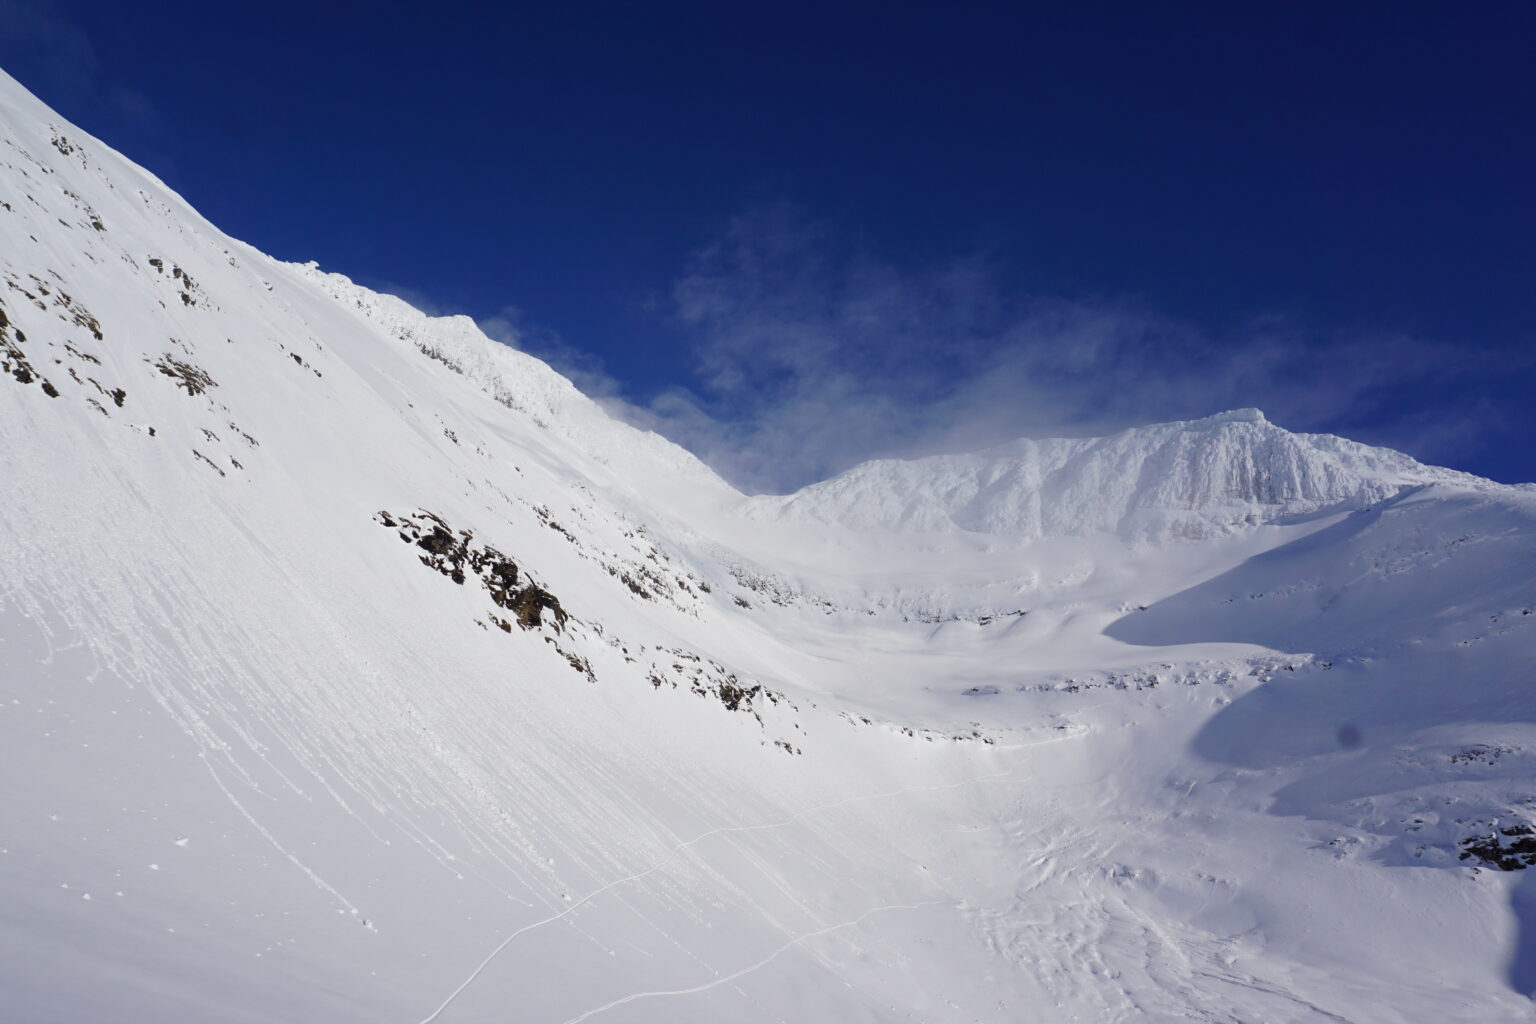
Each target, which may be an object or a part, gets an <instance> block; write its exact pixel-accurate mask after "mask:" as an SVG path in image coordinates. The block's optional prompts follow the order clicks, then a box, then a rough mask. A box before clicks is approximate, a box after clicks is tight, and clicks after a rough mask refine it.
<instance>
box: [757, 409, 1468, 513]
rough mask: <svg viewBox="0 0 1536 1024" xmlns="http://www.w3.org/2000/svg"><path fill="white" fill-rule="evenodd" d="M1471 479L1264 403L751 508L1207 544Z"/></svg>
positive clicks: (868, 476)
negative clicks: (1294, 426) (1306, 430)
mask: <svg viewBox="0 0 1536 1024" xmlns="http://www.w3.org/2000/svg"><path fill="white" fill-rule="evenodd" d="M1431 481H1454V482H1457V483H1461V484H1463V485H1465V486H1476V485H1477V484H1478V483H1479V481H1477V480H1475V479H1473V478H1471V477H1468V476H1467V475H1466V474H1460V473H1454V472H1451V471H1449V470H1443V469H1436V468H1433V467H1429V466H1424V465H1421V464H1419V463H1418V462H1415V461H1414V460H1413V459H1411V458H1409V457H1408V456H1406V455H1402V454H1400V453H1398V452H1394V451H1390V450H1388V449H1384V448H1371V447H1368V446H1366V445H1362V444H1356V443H1354V442H1352V441H1346V440H1344V439H1343V438H1339V437H1333V436H1331V435H1326V434H1292V433H1290V432H1288V431H1285V430H1282V429H1280V428H1279V427H1277V426H1275V425H1274V424H1272V423H1270V422H1268V421H1267V420H1266V419H1265V418H1264V416H1263V414H1262V413H1260V412H1259V411H1258V410H1256V409H1243V410H1237V411H1234V412H1227V413H1221V414H1218V415H1215V416H1210V417H1207V418H1205V419H1202V420H1192V421H1189V422H1183V423H1166V424H1160V425H1158V426H1153V427H1138V428H1136V429H1133V430H1126V431H1122V432H1121V433H1119V434H1115V435H1113V436H1110V437H1102V438H1074V439H1047V440H1039V441H1035V440H1020V441H1014V442H1011V443H1009V444H1005V445H1000V446H999V447H996V448H991V449H988V450H986V451H982V452H977V453H975V454H972V455H943V456H934V457H930V458H925V459H912V460H882V461H879V462H870V463H866V464H864V465H861V466H857V467H855V468H854V469H851V470H849V471H847V472H846V473H843V474H842V475H840V476H838V477H835V478H833V479H831V480H828V481H826V482H824V483H819V484H813V485H811V486H810V487H807V488H805V489H804V490H802V491H799V492H797V493H795V494H792V495H788V496H786V497H762V498H754V499H752V500H751V501H750V502H748V504H747V506H746V508H745V510H744V511H745V512H746V514H747V515H749V516H752V517H754V518H764V519H785V520H791V521H808V522H818V523H826V524H837V525H843V526H851V527H855V528H859V529H890V530H902V531H940V532H942V531H952V530H957V529H958V530H968V531H973V532H976V533H989V534H999V535H1003V536H1007V537H1011V538H1015V539H1026V540H1033V539H1037V538H1040V537H1074V536H1085V535H1088V534H1092V533H1095V532H1099V531H1103V532H1108V533H1116V534H1119V535H1121V536H1123V537H1126V538H1129V539H1136V540H1140V539H1150V540H1163V539H1169V538H1185V539H1200V538H1203V537H1209V536H1219V535H1222V534H1227V533H1231V532H1232V531H1234V530H1237V529H1241V528H1244V527H1251V526H1253V525H1256V524H1260V523H1272V522H1276V521H1279V520H1281V519H1283V518H1285V517H1289V516H1297V515H1305V514H1308V513H1312V512H1316V511H1318V510H1320V509H1337V510H1352V509H1359V508H1364V507H1366V506H1368V505H1372V504H1375V503H1376V502H1378V501H1381V500H1383V499H1385V498H1388V497H1391V496H1392V495H1394V494H1396V493H1397V492H1398V491H1400V490H1401V489H1403V488H1404V487H1409V486H1413V485H1416V484H1422V483H1428V482H1431Z"/></svg>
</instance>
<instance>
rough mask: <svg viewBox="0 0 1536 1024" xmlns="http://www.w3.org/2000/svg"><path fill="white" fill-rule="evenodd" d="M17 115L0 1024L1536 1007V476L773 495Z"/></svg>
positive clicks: (1201, 425) (1044, 454) (7, 96)
mask: <svg viewBox="0 0 1536 1024" xmlns="http://www.w3.org/2000/svg"><path fill="white" fill-rule="evenodd" d="M0 129H3V143H4V144H3V146H0V369H3V374H0V439H3V442H4V443H3V444H0V486H3V494H4V499H5V504H4V515H3V516H0V750H3V751H4V758H5V760H4V763H5V767H6V777H7V783H8V784H7V785H6V786H4V787H3V788H0V1008H3V1009H0V1016H3V1017H4V1019H6V1020H7V1021H12V1020H14V1021H27V1022H33V1021H37V1022H42V1021H49V1022H52V1021H71V1022H75V1021H112V1022H123V1021H144V1022H149V1021H155V1022H161V1021H208V1020H219V1021H265V1022H275V1021H283V1022H288V1021H309V1020H324V1021H332V1022H348V1021H356V1022H370V1024H372V1022H379V1021H398V1022H401V1024H417V1022H428V1021H442V1022H455V1021H462V1022H480V1021H487V1022H500V1021H505V1022H513V1021H516V1022H551V1024H574V1022H579V1021H601V1022H605V1024H608V1022H612V1024H622V1022H675V1021H700V1022H704V1021H710V1022H714V1021H722V1020H731V1021H763V1022H769V1021H866V1020H867V1021H907V1020H912V1021H934V1022H961V1021H965V1022H973V1021H988V1022H1017V1021H1041V1022H1056V1021H1072V1020H1078V1021H1125V1022H1130V1021H1147V1020H1153V1021H1185V1020H1210V1021H1245V1022H1246V1021H1313V1020H1318V1021H1340V1020H1343V1021H1362V1022H1365V1021H1407V1020H1436V1021H1441V1020H1444V1021H1458V1020H1459V1021H1479V1022H1486V1021H1490V1020H1499V1021H1506V1020H1508V1021H1514V1020H1536V1013H1533V1012H1532V1003H1531V1001H1530V1000H1529V999H1528V997H1527V995H1526V993H1528V992H1532V991H1536V890H1533V889H1532V888H1531V885H1532V884H1533V883H1529V882H1527V881H1526V878H1527V875H1526V873H1525V872H1524V870H1523V869H1524V867H1525V866H1526V865H1527V864H1528V863H1536V828H1533V825H1536V716H1533V712H1536V702H1533V700H1532V687H1533V684H1536V680H1533V678H1532V672H1533V669H1532V666H1533V665H1536V614H1533V612H1536V607H1533V606H1536V593H1533V591H1536V583H1533V581H1536V488H1532V487H1530V486H1525V487H1505V486H1500V485H1497V484H1492V483H1489V482H1487V481H1483V480H1478V479H1475V478H1472V477H1468V476H1466V475H1464V474H1459V473H1455V472H1452V471H1449V470H1443V469H1436V468H1433V467H1427V466H1423V465H1420V464H1418V463H1416V462H1414V461H1413V460H1412V459H1409V458H1407V457H1406V456H1404V455H1401V454H1399V453H1396V452H1391V451H1386V450H1383V449H1378V448H1370V447H1367V446H1364V445H1359V444H1355V443H1352V442H1349V441H1346V440H1343V439H1340V438H1335V437H1328V436H1318V435H1303V434H1292V433H1289V432H1287V431H1285V430H1283V429H1282V428H1281V427H1279V426H1277V425H1275V424H1272V423H1269V422H1267V421H1266V420H1265V419H1264V418H1263V416H1262V415H1261V414H1260V413H1258V412H1257V411H1254V410H1242V411H1237V412H1230V413H1224V414H1221V415H1219V416H1214V417H1210V418H1207V419H1204V420H1197V421H1191V422H1187V423H1171V424H1160V425H1154V426H1148V427H1142V428H1137V429H1134V430H1128V431H1124V432H1122V433H1120V434H1116V435H1114V436H1112V437H1107V438H1077V439H1064V440H1027V441H1017V442H1013V443H1011V444H1008V445H1002V446H999V447H997V448H994V449H991V450H988V451H985V452H980V453H975V454H971V455H959V456H942V457H936V458H931V459H919V460H913V461H904V462H890V461H883V462H875V463H870V464H867V465H864V466H860V467H856V468H855V469H853V470H850V471H849V472H847V473H845V474H843V475H841V476H839V477H837V478H835V479H833V480H829V481H826V482H824V483H820V484H817V485H814V486H812V487H808V488H806V489H804V490H803V491H801V492H799V493H797V494H793V495H788V496H777V497H755V498H746V497H744V496H742V495H740V494H738V493H737V492H735V491H734V490H732V489H731V488H730V487H729V486H728V485H726V484H725V483H724V482H722V481H721V480H720V479H719V478H718V477H716V476H715V475H714V474H713V473H712V472H710V471H709V470H708V469H707V468H706V467H705V466H703V465H702V464H701V463H699V462H698V460H697V459H695V458H693V457H692V456H691V455H689V454H687V453H686V452H684V451H682V450H681V449H678V448H676V447H675V446H672V445H670V444H668V443H667V442H665V441H664V440H662V439H661V438H659V437H657V436H655V435H652V434H646V433H643V432H641V431H637V430H634V429H632V428H631V427H628V426H626V425H624V424H622V423H619V422H617V421H615V420H613V419H611V418H609V417H608V416H607V415H605V414H604V413H603V412H602V410H601V409H599V408H598V407H597V406H596V405H595V404H593V403H592V402H590V401H588V400H587V399H586V398H584V397H583V396H582V395H581V394H580V393H579V392H578V391H576V389H575V388H573V387H572V386H571V385H570V383H569V382H568V381H566V380H564V379H563V378H561V377H560V376H559V375H558V374H556V373H554V372H553V371H552V370H550V368H549V367H547V366H545V365H544V364H542V363H540V362H538V361H537V360H535V359H532V358H530V357H528V356H527V355H525V354H523V353H519V352H515V351H513V350H511V349H508V348H505V347H503V346H499V345H497V344H495V343H493V342H491V341H490V340H489V339H487V338H485V337H484V336H483V335H481V334H480V332H479V331H478V330H477V329H476V328H475V327H474V325H473V323H472V322H471V321H469V320H468V319H466V318H463V317H448V318H432V317H428V316H425V315H424V314H422V313H420V312H418V311H416V310H414V309H412V308H411V307H409V306H408V305H407V304H405V303H404V302H401V301H400V300H398V299H395V298H391V297H389V296H383V295H377V294H375V293H373V292H370V291H368V290H367V289H364V288H361V287H358V286H357V285H354V284H353V283H351V282H350V281H348V280H347V279H346V278H343V277H341V276H339V275H335V274H327V273H323V272H322V271H320V270H319V269H318V268H316V267H315V266H313V265H293V264H285V263H281V262H278V261H276V260H273V259H271V258H269V257H266V256H264V255H262V254H260V253H258V252H256V251H254V250H253V249H251V248H250V247H249V246H246V245H244V244H242V243H239V242H237V241H235V240H233V239H230V238H228V237H226V236H225V235H223V234H222V233H220V232H219V231H218V230H217V229H216V228H215V227H213V226H212V225H210V224H208V223H207V222H206V221H205V220H203V219H202V218H201V217H199V216H198V215H197V214H196V213H195V212H194V211H193V210H191V209H190V208H189V207H188V206H187V205H186V203H185V202H183V201H182V200H181V199H180V198H179V197H178V196H176V195H175V194H174V193H172V192H170V191H169V190H168V189H166V188H165V186H164V185H163V184H161V183H160V182H158V181H157V180H156V179H154V178H153V177H152V176H151V175H149V174H147V173H146V172H144V171H143V170H141V169H139V168H137V167H136V166H134V165H132V164H131V163H129V162H128V161H126V160H124V159H123V158H122V157H120V156H118V155H117V154H115V153H113V152H112V151H111V150H109V149H107V148H106V147H104V146H103V145H101V144H100V143H99V142H97V141H96V140H94V139H91V138H89V137H88V136H85V135H84V134H83V133H81V132H79V131H78V130H77V129H76V128H74V127H73V126H71V125H69V124H67V123H65V122H63V121H62V120H61V119H59V118H58V117H57V115H55V114H54V113H53V112H51V111H49V110H48V109H47V108H46V107H44V106H43V105H42V104H40V103H39V102H38V101H37V100H35V99H34V98H33V97H31V96H30V95H29V94H27V93H26V92H25V90H23V89H22V88H21V87H20V86H19V85H17V84H16V83H15V82H14V81H12V80H10V79H9V78H5V77H4V76H0ZM1505 869H1509V870H1505ZM1530 877H1532V878H1536V875H1531V876H1530Z"/></svg>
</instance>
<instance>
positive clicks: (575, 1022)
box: [562, 900, 953, 1024]
mask: <svg viewBox="0 0 1536 1024" xmlns="http://www.w3.org/2000/svg"><path fill="white" fill-rule="evenodd" d="M952 905H953V904H950V903H948V902H946V901H944V900H924V901H923V902H921V903H892V904H888V905H886V906H881V907H871V908H870V909H868V910H866V911H864V913H862V914H860V915H859V916H858V917H855V918H851V919H849V920H847V921H839V922H838V923H837V924H829V925H827V926H826V927H825V928H818V929H816V930H815V931H810V932H806V933H804V934H803V935H797V936H795V937H794V938H792V939H790V940H789V941H788V942H786V943H784V944H783V945H782V946H780V947H779V948H778V949H775V950H774V951H773V952H772V953H769V954H768V955H767V956H765V957H763V958H762V959H761V960H759V961H757V963H754V964H749V965H747V966H746V967H743V968H741V969H740V970H738V971H735V972H733V973H731V974H727V975H725V976H724V977H722V978H716V979H715V980H714V981H711V982H707V983H705V984H703V985H695V986H694V987H692V988H674V989H657V990H653V991H648V992H635V993H633V994H632V995H627V996H624V997H623V998H622V999H615V1000H613V1001H612V1002H610V1003H604V1004H603V1005H602V1006H596V1007H593V1008H592V1009H590V1010H587V1011H586V1012H585V1013H582V1014H580V1015H578V1016H575V1017H571V1018H570V1019H568V1020H566V1021H563V1022H562V1024H581V1022H582V1021H584V1020H587V1019H589V1018H591V1017H596V1016H597V1015H598V1014H600V1013H606V1012H607V1011H609V1010H612V1009H614V1008H615V1007H618V1006H623V1005H624V1004H625V1003H633V1002H637V1001H639V1000H641V999H655V998H660V997H663V996H691V995H695V994H697V993H699V992H708V991H709V990H710V989H712V988H716V987H718V986H720V985H724V984H726V983H728V982H732V981H735V980H737V979H738V978H742V977H745V976H746V975H748V974H751V973H752V972H753V971H757V970H761V969H762V968H764V967H766V966H768V965H769V964H770V963H772V962H773V961H774V960H777V959H778V958H779V957H780V956H781V955H782V954H784V953H786V952H788V951H789V950H791V949H793V948H794V947H796V946H798V945H799V944H800V943H802V942H805V941H806V940H808V939H814V938H816V937H817V936H818V935H828V934H830V933H832V932H835V931H839V930H840V929H843V928H851V927H852V926H854V925H856V924H859V923H861V922H862V921H864V920H865V919H867V918H870V917H873V916H874V915H875V914H879V913H884V912H885V911H889V910H920V909H922V908H923V907H943V906H952Z"/></svg>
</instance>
